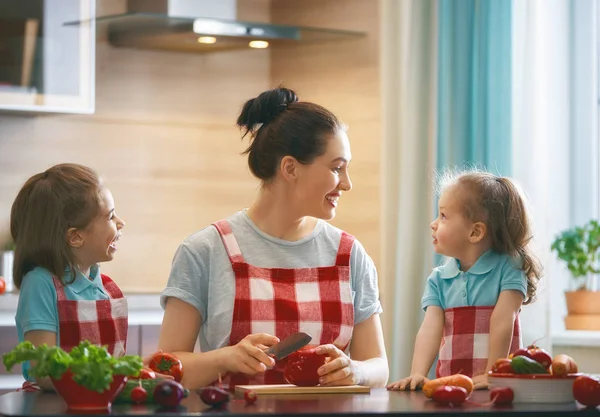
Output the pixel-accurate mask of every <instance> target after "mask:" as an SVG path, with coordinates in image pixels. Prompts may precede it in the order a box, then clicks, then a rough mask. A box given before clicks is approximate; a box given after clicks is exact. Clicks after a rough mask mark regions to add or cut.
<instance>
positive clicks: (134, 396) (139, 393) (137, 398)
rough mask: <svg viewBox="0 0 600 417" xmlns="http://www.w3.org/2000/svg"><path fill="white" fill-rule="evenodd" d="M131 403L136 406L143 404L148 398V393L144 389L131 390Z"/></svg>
mask: <svg viewBox="0 0 600 417" xmlns="http://www.w3.org/2000/svg"><path fill="white" fill-rule="evenodd" d="M130 395H131V401H133V402H134V403H136V404H139V403H143V402H144V401H146V398H148V393H147V392H146V390H145V389H144V388H143V387H135V388H134V389H132V390H131V394H130Z"/></svg>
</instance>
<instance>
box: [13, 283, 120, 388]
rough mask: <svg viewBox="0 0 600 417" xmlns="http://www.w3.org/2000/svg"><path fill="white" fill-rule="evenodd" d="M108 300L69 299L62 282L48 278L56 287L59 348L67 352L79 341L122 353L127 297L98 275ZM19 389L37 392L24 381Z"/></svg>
mask: <svg viewBox="0 0 600 417" xmlns="http://www.w3.org/2000/svg"><path fill="white" fill-rule="evenodd" d="M100 276H101V278H102V285H103V286H104V289H105V290H106V292H107V293H108V296H109V297H110V299H108V300H77V301H75V300H69V299H67V296H66V294H65V289H64V287H63V284H62V283H61V282H60V281H59V280H58V279H57V278H56V277H52V280H53V282H54V288H56V295H57V300H58V301H57V307H58V321H59V333H60V343H58V345H59V346H60V347H61V349H63V350H65V351H67V352H69V351H71V349H73V347H75V346H77V345H78V344H79V342H81V341H83V340H86V339H87V340H89V341H90V342H91V343H94V344H96V345H100V346H106V347H107V350H108V351H109V352H110V353H111V354H112V355H113V356H117V357H118V356H123V355H124V354H125V349H126V345H127V311H128V309H127V299H126V298H125V297H124V296H123V293H122V292H121V289H120V288H119V287H118V286H117V284H115V283H114V281H113V280H112V279H110V278H109V277H107V276H106V275H100ZM21 389H22V390H23V391H39V390H40V388H39V387H38V386H37V384H35V383H32V382H30V381H25V383H24V384H23V387H22V388H21Z"/></svg>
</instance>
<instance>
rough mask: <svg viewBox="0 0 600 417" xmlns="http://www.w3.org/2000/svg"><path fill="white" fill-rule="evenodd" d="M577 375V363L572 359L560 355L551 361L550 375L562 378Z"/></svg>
mask: <svg viewBox="0 0 600 417" xmlns="http://www.w3.org/2000/svg"><path fill="white" fill-rule="evenodd" d="M575 373H577V362H575V360H573V358H572V357H570V356H568V355H565V354H564V353H561V354H559V355H556V356H555V357H554V359H552V375H556V376H564V375H567V374H575Z"/></svg>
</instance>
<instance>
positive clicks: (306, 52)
mask: <svg viewBox="0 0 600 417" xmlns="http://www.w3.org/2000/svg"><path fill="white" fill-rule="evenodd" d="M271 18H272V20H273V21H274V22H277V23H284V24H296V25H300V26H315V27H330V28H337V29H347V30H358V31H364V32H366V33H367V35H366V36H365V37H364V38H359V39H357V40H348V41H342V42H338V41H336V42H328V43H322V44H317V45H295V46H290V47H287V48H285V49H284V48H273V49H272V51H271V80H272V82H273V85H277V84H278V83H284V85H285V86H288V87H290V88H293V89H295V90H296V92H297V93H298V94H299V96H300V98H301V99H303V100H309V101H314V102H316V103H318V104H321V105H323V106H325V107H327V108H329V109H330V110H332V111H333V112H334V113H336V115H338V117H340V118H341V119H342V120H343V121H344V122H345V123H346V124H347V125H348V127H349V130H348V136H349V138H350V144H351V147H352V154H353V160H352V163H351V168H350V175H351V179H352V181H353V189H352V191H351V192H349V193H346V194H344V195H343V196H342V199H341V200H340V205H339V208H338V211H337V213H338V214H337V217H336V218H335V219H334V221H333V222H332V223H333V224H335V225H336V226H338V227H341V228H343V229H345V230H347V231H348V232H350V233H352V234H354V235H355V236H356V237H357V238H358V239H359V240H360V241H361V242H362V243H363V245H364V246H365V248H366V249H367V251H368V252H369V254H370V255H371V257H372V258H373V259H374V261H375V263H376V264H377V263H378V262H379V253H380V242H379V240H380V232H379V230H380V225H379V218H380V210H381V203H380V196H379V193H380V186H379V182H380V168H379V165H380V160H381V157H380V149H381V138H380V136H381V114H380V93H379V39H378V38H379V10H378V2H375V1H364V0H363V1H361V0H343V1H342V0H302V1H290V0H273V3H272V8H271Z"/></svg>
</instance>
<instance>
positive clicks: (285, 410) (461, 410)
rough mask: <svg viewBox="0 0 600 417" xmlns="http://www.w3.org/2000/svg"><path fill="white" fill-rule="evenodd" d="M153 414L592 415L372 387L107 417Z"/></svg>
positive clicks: (33, 406) (15, 395)
mask: <svg viewBox="0 0 600 417" xmlns="http://www.w3.org/2000/svg"><path fill="white" fill-rule="evenodd" d="M471 398H472V399H473V401H476V402H485V401H486V400H487V399H488V398H489V392H487V391H476V392H475V393H474V394H473V395H472V396H471ZM157 412H159V413H160V415H162V416H168V415H193V414H197V413H202V415H220V416H223V415H232V416H237V415H239V416H244V415H259V414H263V415H264V414H269V415H277V416H285V415H290V416H291V415H294V416H302V415H305V416H311V417H316V416H326V415H327V416H331V415H332V414H337V415H348V414H361V415H362V416H381V415H388V416H418V415H422V414H428V415H435V414H444V415H456V416H460V415H464V416H476V415H494V416H495V417H499V416H533V415H536V416H549V415H553V416H559V415H560V416H579V417H581V416H583V415H598V413H584V414H582V412H581V411H578V410H577V406H576V405H575V403H571V404H521V405H514V406H506V407H502V408H491V407H477V406H475V405H464V406H462V407H455V408H450V407H444V406H440V405H436V404H435V403H433V402H432V401H431V400H428V399H426V398H425V396H424V395H423V394H422V393H421V392H414V391H413V392H398V391H395V392H389V391H386V390H385V389H373V390H372V391H371V394H367V395H365V394H338V395H327V394H325V395H323V394H321V395H319V394H302V395H295V396H294V395H290V396H266V395H265V396H259V397H258V400H257V402H256V403H255V404H253V405H247V404H246V403H245V401H244V399H243V398H241V396H238V397H236V398H233V399H232V400H231V401H230V402H229V403H228V404H226V405H225V406H224V407H223V408H222V409H211V408H210V407H209V406H207V405H206V404H204V403H203V402H202V401H201V400H200V397H199V395H198V394H197V393H196V392H192V393H191V394H190V396H189V397H188V398H186V399H184V400H183V402H182V403H181V405H180V406H179V408H177V409H175V410H159V409H158V407H157V406H154V405H151V406H146V405H135V406H132V405H126V404H116V405H113V407H112V410H111V414H112V415H137V416H153V415H155V414H156V413H157ZM65 413H67V408H66V406H65V404H64V402H63V401H62V399H61V398H60V397H58V396H57V395H56V394H50V393H46V394H41V393H23V392H11V393H9V394H5V395H3V396H0V415H4V416H25V415H27V416H58V415H63V414H65Z"/></svg>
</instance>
